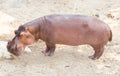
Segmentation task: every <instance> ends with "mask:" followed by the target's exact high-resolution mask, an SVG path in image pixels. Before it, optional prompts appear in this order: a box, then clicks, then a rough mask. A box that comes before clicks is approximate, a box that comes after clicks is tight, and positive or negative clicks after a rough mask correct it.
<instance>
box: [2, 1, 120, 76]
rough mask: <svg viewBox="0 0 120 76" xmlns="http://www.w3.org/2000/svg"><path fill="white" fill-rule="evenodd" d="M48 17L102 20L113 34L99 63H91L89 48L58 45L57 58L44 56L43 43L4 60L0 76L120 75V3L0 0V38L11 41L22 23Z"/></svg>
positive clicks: (38, 43)
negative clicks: (83, 17)
mask: <svg viewBox="0 0 120 76" xmlns="http://www.w3.org/2000/svg"><path fill="white" fill-rule="evenodd" d="M48 14H83V15H90V16H93V17H98V18H99V19H101V20H103V21H104V22H106V23H107V24H108V25H109V26H110V27H111V29H112V31H113V40H112V42H109V43H108V44H107V45H106V49H105V52H104V54H103V56H102V57H101V58H100V59H99V60H95V61H94V60H91V59H89V58H88V56H89V55H92V54H93V49H92V48H91V47H90V46H88V45H82V46H66V45H57V49H56V51H55V54H54V56H52V57H47V56H44V55H43V54H42V53H41V51H42V50H44V49H45V44H44V42H42V41H39V42H37V43H36V44H34V45H32V46H30V48H31V49H32V53H30V54H26V53H24V54H22V55H21V56H20V57H19V59H14V60H5V59H3V60H0V76H120V38H119V37H120V0H99V1H98V0H0V39H1V40H9V39H11V38H12V37H13V36H14V33H13V30H14V29H17V27H18V26H19V25H20V24H23V23H25V22H28V21H30V20H33V19H35V18H38V17H41V16H44V15H48Z"/></svg>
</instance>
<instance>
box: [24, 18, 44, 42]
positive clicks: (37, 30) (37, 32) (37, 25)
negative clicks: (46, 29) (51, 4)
mask: <svg viewBox="0 0 120 76" xmlns="http://www.w3.org/2000/svg"><path fill="white" fill-rule="evenodd" d="M44 23H45V19H44V17H40V18H37V19H35V20H33V21H30V22H28V23H26V24H24V25H23V26H24V27H28V28H30V29H31V28H32V30H30V33H31V34H33V35H34V37H35V40H36V41H37V40H39V39H41V31H42V30H41V29H43V28H42V27H43V25H44Z"/></svg>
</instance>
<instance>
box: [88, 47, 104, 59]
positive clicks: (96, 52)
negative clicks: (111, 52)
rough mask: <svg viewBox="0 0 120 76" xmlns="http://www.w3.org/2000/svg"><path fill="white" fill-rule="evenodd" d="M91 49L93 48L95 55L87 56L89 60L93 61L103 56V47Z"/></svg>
mask: <svg viewBox="0 0 120 76" xmlns="http://www.w3.org/2000/svg"><path fill="white" fill-rule="evenodd" d="M93 48H94V51H95V53H94V55H92V56H89V58H91V59H93V60H96V59H99V58H100V56H101V55H102V54H103V51H104V46H101V47H100V46H98V47H94V46H93Z"/></svg>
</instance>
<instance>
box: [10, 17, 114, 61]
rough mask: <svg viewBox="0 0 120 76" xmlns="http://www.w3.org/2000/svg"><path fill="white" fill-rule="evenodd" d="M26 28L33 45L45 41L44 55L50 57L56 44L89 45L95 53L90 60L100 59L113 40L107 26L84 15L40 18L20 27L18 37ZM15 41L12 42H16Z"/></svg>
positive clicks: (17, 32)
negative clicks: (32, 37) (31, 37)
mask: <svg viewBox="0 0 120 76" xmlns="http://www.w3.org/2000/svg"><path fill="white" fill-rule="evenodd" d="M25 28H27V29H28V31H29V32H30V33H31V34H32V35H33V36H34V40H33V41H32V42H31V43H33V42H35V41H37V40H39V39H41V40H43V41H45V43H46V50H45V51H43V53H44V54H45V55H48V56H51V55H53V53H54V51H55V44H65V45H72V46H77V45H84V44H88V45H91V46H92V47H93V49H94V51H95V53H94V55H93V56H90V58H92V59H98V58H99V57H100V56H101V55H102V53H103V51H104V46H105V45H106V44H107V42H108V41H111V40H112V32H111V29H110V27H109V26H108V25H107V24H105V23H104V22H102V21H100V20H98V19H96V18H92V17H90V16H83V15H47V16H44V17H40V18H38V19H35V20H33V21H31V22H28V23H26V24H24V25H22V26H20V27H19V29H18V30H17V31H16V36H17V34H20V33H21V31H25V30H26V29H25ZM23 29H24V30H23ZM19 38H20V37H19ZM14 39H15V40H17V39H16V38H14ZM14 39H13V40H12V41H11V42H13V41H14V42H15V40H14ZM19 40H20V39H19ZM24 40H25V39H24ZM24 40H23V39H21V40H20V41H21V42H22V43H24V42H26V40H25V41H24ZM31 43H28V44H27V45H29V44H31ZM8 45H9V44H8ZM16 45H17V44H16ZM8 50H9V49H8Z"/></svg>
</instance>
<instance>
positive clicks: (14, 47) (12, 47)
mask: <svg viewBox="0 0 120 76" xmlns="http://www.w3.org/2000/svg"><path fill="white" fill-rule="evenodd" d="M34 42H35V37H34V35H33V34H32V33H31V32H30V29H29V28H27V27H23V26H20V27H19V28H18V30H15V37H14V38H13V39H12V41H9V42H8V44H7V49H8V51H9V52H10V53H12V54H13V55H16V56H19V55H20V54H21V52H22V51H23V50H24V49H25V46H27V45H30V44H32V43H34Z"/></svg>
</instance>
